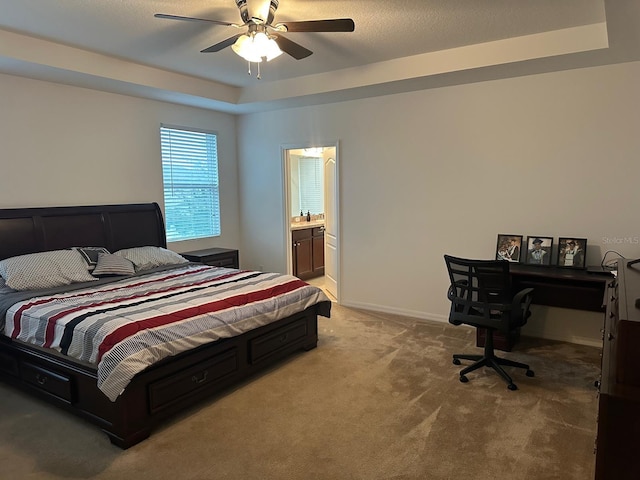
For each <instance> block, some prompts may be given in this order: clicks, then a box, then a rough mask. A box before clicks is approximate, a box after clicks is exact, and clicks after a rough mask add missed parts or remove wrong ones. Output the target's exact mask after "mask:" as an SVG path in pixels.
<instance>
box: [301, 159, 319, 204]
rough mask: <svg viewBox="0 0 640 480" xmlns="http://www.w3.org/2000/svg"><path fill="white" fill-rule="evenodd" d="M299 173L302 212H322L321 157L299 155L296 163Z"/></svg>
mask: <svg viewBox="0 0 640 480" xmlns="http://www.w3.org/2000/svg"><path fill="white" fill-rule="evenodd" d="M298 165H299V166H298V169H299V170H298V174H299V175H300V182H299V186H300V187H299V188H300V208H301V209H302V210H303V213H306V212H310V213H313V214H316V213H323V212H324V170H323V167H324V162H323V161H322V158H315V157H301V158H300V162H299V164H298Z"/></svg>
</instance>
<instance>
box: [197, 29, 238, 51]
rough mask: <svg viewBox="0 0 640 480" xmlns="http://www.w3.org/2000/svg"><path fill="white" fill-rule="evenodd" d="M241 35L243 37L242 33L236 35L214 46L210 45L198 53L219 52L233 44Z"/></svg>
mask: <svg viewBox="0 0 640 480" xmlns="http://www.w3.org/2000/svg"><path fill="white" fill-rule="evenodd" d="M242 35H244V34H243V33H238V34H237V35H234V36H233V37H229V38H227V39H226V40H223V41H221V42H218V43H216V44H215V45H211V46H210V47H208V48H205V49H204V50H200V53H211V52H219V51H220V50H222V49H223V48H227V47H229V46H231V45H233V44H234V43H236V40H237V39H238V37H240V36H242Z"/></svg>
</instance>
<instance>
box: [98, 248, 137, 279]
mask: <svg viewBox="0 0 640 480" xmlns="http://www.w3.org/2000/svg"><path fill="white" fill-rule="evenodd" d="M134 273H136V269H135V267H134V266H133V263H131V261H129V260H127V259H126V258H124V257H121V256H119V255H113V254H111V253H100V254H99V255H98V261H97V263H96V268H94V269H93V272H91V274H92V275H94V276H96V277H106V276H109V275H133V274H134Z"/></svg>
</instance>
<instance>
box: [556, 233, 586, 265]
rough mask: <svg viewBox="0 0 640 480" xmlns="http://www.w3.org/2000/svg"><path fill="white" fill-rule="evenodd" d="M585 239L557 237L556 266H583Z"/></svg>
mask: <svg viewBox="0 0 640 480" xmlns="http://www.w3.org/2000/svg"><path fill="white" fill-rule="evenodd" d="M586 252H587V239H586V238H575V237H560V238H558V266H559V267H571V268H584V266H585V261H586V258H585V257H586Z"/></svg>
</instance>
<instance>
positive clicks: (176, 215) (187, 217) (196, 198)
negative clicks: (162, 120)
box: [160, 126, 220, 242]
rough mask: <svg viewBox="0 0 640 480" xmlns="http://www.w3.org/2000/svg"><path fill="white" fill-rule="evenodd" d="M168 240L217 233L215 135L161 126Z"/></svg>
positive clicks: (218, 204) (212, 235)
mask: <svg viewBox="0 0 640 480" xmlns="http://www.w3.org/2000/svg"><path fill="white" fill-rule="evenodd" d="M160 141H161V147H162V180H163V182H164V214H165V224H166V230H167V241H168V242H176V241H180V240H188V239H193V238H204V237H214V236H218V235H220V201H219V185H218V147H217V136H216V135H215V134H214V133H211V132H204V131H197V130H184V129H179V128H169V127H165V126H161V127H160Z"/></svg>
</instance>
